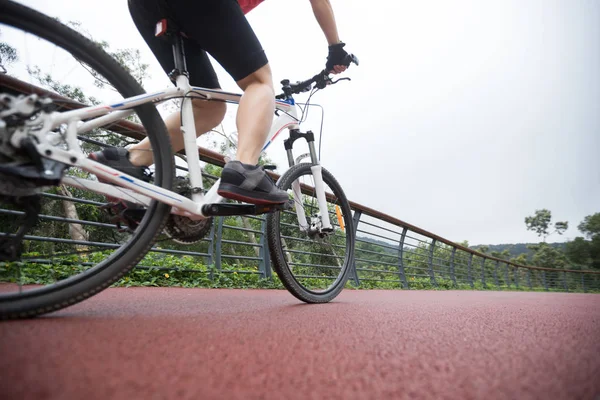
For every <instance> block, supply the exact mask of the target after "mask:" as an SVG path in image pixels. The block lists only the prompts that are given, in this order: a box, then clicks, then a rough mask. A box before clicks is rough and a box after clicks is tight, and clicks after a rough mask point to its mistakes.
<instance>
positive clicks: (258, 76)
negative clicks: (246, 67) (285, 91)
mask: <svg viewBox="0 0 600 400" xmlns="http://www.w3.org/2000/svg"><path fill="white" fill-rule="evenodd" d="M237 84H238V86H239V87H240V88H241V89H242V90H244V91H246V89H248V87H249V86H262V87H263V88H264V90H270V91H271V92H273V93H274V92H275V91H274V89H273V76H272V74H271V67H270V66H269V64H266V65H265V66H263V67H261V68H259V69H258V70H256V71H255V72H253V73H251V74H250V75H248V76H247V77H245V78H243V79H240V80H239V81H237Z"/></svg>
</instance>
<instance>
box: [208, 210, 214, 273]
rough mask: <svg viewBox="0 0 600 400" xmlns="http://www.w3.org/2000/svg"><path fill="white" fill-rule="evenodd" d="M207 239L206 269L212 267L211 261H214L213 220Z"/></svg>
mask: <svg viewBox="0 0 600 400" xmlns="http://www.w3.org/2000/svg"><path fill="white" fill-rule="evenodd" d="M208 237H209V239H208V240H209V241H210V243H209V245H208V263H207V264H208V265H207V267H208V268H211V269H212V267H213V261H214V253H215V249H214V246H215V224H214V220H213V224H212V225H211V226H210V233H209V234H208Z"/></svg>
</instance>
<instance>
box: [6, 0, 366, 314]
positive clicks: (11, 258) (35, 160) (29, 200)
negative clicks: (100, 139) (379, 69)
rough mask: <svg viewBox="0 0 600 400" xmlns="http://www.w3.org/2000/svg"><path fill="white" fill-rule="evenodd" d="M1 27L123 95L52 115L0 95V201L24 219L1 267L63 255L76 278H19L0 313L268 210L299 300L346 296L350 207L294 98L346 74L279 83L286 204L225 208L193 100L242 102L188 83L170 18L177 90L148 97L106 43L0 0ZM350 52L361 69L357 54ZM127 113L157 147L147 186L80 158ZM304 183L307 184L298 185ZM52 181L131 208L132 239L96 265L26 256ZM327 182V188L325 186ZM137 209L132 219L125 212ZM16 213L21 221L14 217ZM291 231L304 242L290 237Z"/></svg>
mask: <svg viewBox="0 0 600 400" xmlns="http://www.w3.org/2000/svg"><path fill="white" fill-rule="evenodd" d="M0 24H1V25H4V26H8V27H11V28H14V29H19V30H23V31H24V32H25V33H27V34H32V35H35V36H37V37H38V38H41V39H43V40H44V41H47V42H49V43H51V44H54V45H55V46H57V47H58V48H62V49H64V50H65V51H66V52H67V53H69V54H71V55H72V56H73V57H74V58H75V59H76V60H77V61H78V62H79V63H80V64H81V65H84V66H87V68H90V69H91V70H93V71H95V73H97V74H100V75H101V76H103V77H104V78H105V79H106V81H108V82H109V83H110V84H111V85H112V86H113V87H114V88H115V89H116V90H117V91H118V93H120V95H121V96H123V99H121V100H119V101H116V102H112V103H102V104H98V105H92V106H86V107H84V108H78V109H72V110H67V111H58V110H57V106H59V104H57V102H56V101H52V100H51V99H49V98H42V97H39V96H37V95H35V94H29V95H19V96H16V95H13V94H6V93H2V90H0V178H2V179H1V180H2V184H1V185H0V197H1V198H3V200H4V201H5V202H6V203H11V204H17V205H20V206H22V208H23V209H24V210H25V211H24V213H21V214H19V215H22V216H23V220H22V223H21V225H20V227H19V229H18V231H17V232H16V233H8V232H4V233H3V234H2V235H0V269H1V268H4V269H3V271H5V272H6V271H8V270H10V271H13V272H15V271H16V270H17V269H18V272H15V273H17V274H18V276H21V275H22V270H23V268H24V267H27V266H28V265H29V264H31V263H34V262H35V261H38V262H39V263H40V265H48V264H50V265H53V264H56V259H60V257H62V256H64V257H63V258H65V257H67V256H71V257H72V256H73V255H74V254H75V255H76V257H80V259H77V260H75V261H72V260H71V261H69V262H70V264H69V262H67V261H64V260H62V259H61V260H59V261H60V265H61V266H62V265H63V264H64V263H66V264H65V265H68V266H73V267H72V269H73V270H74V271H75V275H73V276H68V277H62V279H57V281H56V282H51V283H49V284H47V282H42V283H41V285H42V286H41V287H39V285H38V286H35V287H31V288H30V287H29V285H27V282H26V285H23V284H22V282H21V281H19V282H13V281H12V280H9V281H8V282H5V283H4V284H0V318H2V319H7V318H18V317H31V316H35V315H40V314H45V313H48V312H52V311H56V310H59V309H61V308H64V307H67V306H70V305H72V304H75V303H77V302H80V301H83V300H85V299H87V298H89V297H90V296H92V295H95V294H97V293H99V292H100V291H102V290H104V289H105V288H107V287H108V286H110V285H111V284H113V283H114V282H116V281H117V280H119V279H121V278H122V277H123V276H124V275H125V274H126V273H128V272H129V271H130V270H131V269H132V268H133V267H134V266H136V265H137V264H138V263H139V262H140V260H142V258H143V257H144V256H145V255H146V254H147V253H148V252H149V251H150V250H151V247H152V246H153V245H154V244H155V243H156V240H157V237H158V236H159V235H161V234H162V233H164V232H166V233H167V234H168V235H169V237H170V238H171V239H173V240H179V242H180V243H191V242H194V241H197V240H199V239H201V238H202V237H203V236H204V235H205V234H206V233H207V232H208V229H207V227H208V228H209V227H210V224H212V219H213V218H214V217H216V216H235V215H263V214H264V215H266V223H267V240H268V244H269V250H270V253H271V259H272V261H273V268H274V270H275V271H276V273H277V275H278V276H279V278H280V280H281V282H282V283H283V285H284V286H285V287H286V289H287V290H289V291H290V293H291V294H293V295H294V296H295V297H297V298H298V299H300V300H302V301H304V302H307V303H322V302H329V301H331V300H332V299H334V298H335V297H336V296H337V295H338V294H339V293H340V292H341V290H342V289H343V288H344V286H345V284H346V281H347V280H348V277H349V272H350V264H351V262H352V259H353V253H354V230H353V221H352V216H351V208H350V205H349V202H348V200H347V198H346V196H345V194H344V192H343V190H342V188H341V186H340V184H339V183H338V182H337V180H336V179H335V178H334V177H333V175H331V173H330V172H328V171H327V170H326V169H325V168H323V167H322V166H321V162H320V160H319V155H318V154H317V150H316V147H315V137H314V134H313V132H311V131H308V132H301V131H300V123H301V122H302V118H303V114H304V110H302V115H299V109H300V106H299V105H298V104H297V103H296V102H295V99H294V97H293V95H295V94H299V93H303V92H308V91H312V92H311V96H312V94H314V92H315V91H317V90H321V89H324V88H325V87H327V86H329V85H332V84H335V83H337V82H338V81H339V80H345V79H348V80H349V78H341V79H338V80H335V81H334V80H332V79H331V77H330V76H329V74H328V73H327V72H325V71H322V72H320V73H319V74H316V75H315V76H313V77H312V78H310V79H308V80H305V81H302V82H299V83H295V84H292V83H290V81H289V80H284V81H282V93H281V94H279V95H278V96H277V97H276V114H277V118H274V122H273V126H272V130H271V132H270V134H269V136H268V139H267V141H266V143H265V147H264V149H266V148H267V147H268V146H270V144H271V143H272V142H273V141H274V140H275V139H276V138H277V137H278V136H279V135H280V134H281V132H282V131H284V130H288V131H289V137H288V138H287V139H286V140H284V147H285V150H286V152H287V158H288V163H289V169H287V171H286V172H285V173H284V174H283V175H282V176H281V177H280V179H279V180H278V181H277V185H278V187H280V188H281V189H283V190H286V191H288V193H289V194H290V201H289V202H288V203H285V204H282V205H268V206H267V205H252V204H243V203H232V202H226V199H223V198H222V197H220V196H219V195H218V194H217V193H216V192H217V188H218V183H219V181H218V180H217V182H215V183H214V184H213V185H212V187H210V188H209V189H208V190H206V189H205V188H204V182H203V178H202V172H201V166H200V161H199V156H198V147H197V144H196V135H195V127H194V119H193V115H192V100H200V101H225V102H228V103H237V102H239V99H240V97H241V95H240V94H236V93H230V92H226V91H222V90H212V89H206V88H201V87H192V86H190V85H189V80H188V76H187V72H186V68H185V56H184V49H183V43H184V42H183V40H182V37H181V35H180V34H179V32H177V31H176V30H171V29H170V28H169V25H168V23H167V21H166V20H162V21H158V23H157V35H164V37H165V38H166V40H171V43H172V45H173V49H174V57H175V70H174V71H173V73H172V74H171V76H170V77H171V79H172V80H173V81H174V83H175V85H174V86H173V87H169V88H166V89H164V90H161V91H159V92H155V93H145V92H144V90H143V89H142V87H141V85H140V84H138V82H137V81H136V80H135V79H134V78H133V77H132V76H131V75H130V73H128V72H127V71H126V70H125V69H124V68H123V67H122V66H121V65H120V64H119V63H117V62H116V61H115V60H114V59H113V58H111V57H110V56H109V55H108V54H106V53H105V52H104V51H103V50H102V49H101V48H99V47H98V46H96V45H95V44H94V43H93V42H91V41H90V40H88V39H87V38H85V37H84V36H82V35H81V34H79V33H77V32H76V31H74V30H73V29H71V28H69V27H67V26H65V25H63V24H61V23H60V22H58V21H56V20H54V19H51V18H49V17H48V16H46V15H44V14H41V13H39V12H37V11H34V10H32V9H30V8H28V7H26V6H23V5H20V4H17V3H14V2H12V1H2V2H0ZM349 57H350V61H352V62H353V63H355V64H357V65H358V60H357V59H356V57H354V56H353V55H350V56H349ZM28 68H29V67H28ZM313 85H314V87H313ZM171 99H181V115H182V117H181V119H182V121H181V125H182V131H183V134H184V138H185V154H186V161H187V164H188V171H189V184H188V185H187V186H186V190H185V191H177V190H175V189H174V186H175V183H174V182H175V180H176V177H175V173H174V171H175V167H174V157H173V154H172V151H171V146H170V142H169V137H168V134H167V133H166V128H165V125H164V122H163V121H162V119H161V117H160V115H159V113H158V111H157V109H156V104H159V103H161V102H164V101H168V100H171ZM309 99H310V97H309ZM307 107H308V105H307ZM305 109H306V108H305ZM132 115H137V117H138V118H139V121H140V123H141V125H143V127H144V128H145V130H146V135H147V137H148V138H149V139H150V143H151V145H152V151H153V154H154V173H153V176H152V177H151V178H149V179H136V178H134V177H132V176H130V175H128V174H126V173H123V172H120V171H117V170H114V169H112V168H110V167H108V166H106V165H103V164H100V163H97V162H96V161H94V160H92V159H90V158H88V157H86V156H85V154H84V152H83V151H82V145H83V143H84V142H86V140H88V141H89V140H91V139H89V138H87V139H86V137H85V134H86V133H87V132H91V131H92V130H94V129H98V128H100V127H104V126H109V127H110V126H111V125H114V124H115V123H117V122H118V121H122V120H124V119H126V118H128V117H131V116H132ZM298 139H304V140H305V141H306V142H307V144H308V147H309V154H310V162H296V161H297V160H296V159H294V154H293V146H294V142H296V141H297V140H298ZM82 141H83V142H82ZM92 142H93V141H92ZM264 149H263V150H264ZM319 153H320V151H319ZM69 171H79V175H78V174H77V173H73V174H69V173H68V172H69ZM81 171H83V172H81ZM82 174H83V177H81V175H82ZM94 176H95V177H96V179H94ZM304 177H309V178H312V179H314V184H313V185H308V184H304V183H302V182H301V181H302V179H303V178H304ZM58 185H67V186H68V187H70V188H74V189H73V190H76V189H79V190H82V191H89V192H92V193H96V194H99V195H102V196H104V197H105V198H107V199H114V200H115V201H113V202H109V203H107V205H108V206H109V207H104V208H105V209H107V210H113V214H112V216H113V217H114V216H115V214H114V212H115V211H114V210H115V207H117V206H119V207H123V205H124V204H125V205H128V206H126V209H125V210H123V209H122V208H121V209H120V213H117V214H118V215H117V220H118V222H119V223H120V222H125V225H127V229H125V230H126V231H127V234H130V235H131V237H130V238H129V239H128V240H126V241H123V240H124V239H123V240H121V241H118V242H116V243H115V245H114V246H113V247H115V250H114V252H112V254H110V255H108V256H107V257H106V258H105V259H103V260H101V261H100V262H99V263H98V264H95V262H96V261H95V259H93V257H89V254H90V253H92V255H93V254H94V253H100V250H95V251H89V249H87V248H86V249H84V250H81V251H77V252H74V253H68V252H67V253H63V254H61V253H58V254H56V253H52V254H51V255H50V257H52V260H50V262H49V261H48V260H44V259H43V257H42V256H41V255H39V254H37V253H35V252H32V251H31V248H32V246H33V245H30V246H29V250H30V251H29V253H24V250H23V247H24V243H25V242H27V241H29V242H27V243H33V241H34V240H35V238H34V236H32V235H27V232H28V230H30V229H32V228H33V227H34V225H35V223H36V221H37V220H38V216H39V213H40V209H41V205H40V197H41V195H43V194H44V190H46V189H48V188H56V187H58ZM325 185H327V186H329V187H330V189H331V191H326V190H325ZM311 193H312V194H314V195H315V196H316V201H315V199H313V200H312V202H311V203H310V204H308V203H305V201H306V200H305V198H304V196H308V195H309V194H311ZM107 212H109V211H107ZM140 212H141V213H140ZM109 213H110V212H109ZM136 213H137V219H136V218H135V217H134V216H132V215H133V214H136ZM11 215H17V214H15V213H14V212H13V213H12V214H11ZM294 217H296V218H297V222H296V223H292V222H291V220H292V218H294ZM44 218H45V217H44ZM119 218H120V219H119ZM113 220H114V218H113ZM173 227H175V228H180V229H173ZM182 230H183V231H184V233H183V234H182V233H181V231H182ZM122 231H123V230H121V232H122ZM293 232H297V233H298V235H299V236H301V238H294V237H291V236H290V235H291V234H292V233H293ZM342 234H343V235H345V237H342V236H343V235H342ZM178 235H182V236H178ZM311 239H314V240H316V243H319V244H323V247H325V248H329V249H330V250H331V251H332V252H333V255H331V254H325V253H323V252H322V251H321V252H319V251H317V250H315V249H314V248H313V247H312V246H316V245H314V244H310V245H308V244H305V243H307V242H309V241H310V240H311ZM297 240H298V243H300V244H299V245H298V246H297V247H296V248H294V245H293V244H292V245H290V243H291V242H293V243H296V241H297ZM67 242H68V240H67ZM79 242H80V243H79V244H77V243H78V241H77V240H74V241H73V243H74V244H73V245H74V246H80V247H81V246H89V244H88V243H87V242H86V243H83V242H82V241H79ZM302 246H304V247H302ZM33 247H35V246H33ZM53 249H54V248H53ZM307 249H308V250H310V251H308V250H307ZM336 249H337V252H336ZM340 249H342V250H344V254H343V255H342V256H340V255H338V252H339V251H340ZM301 250H302V251H301ZM52 251H54V250H52ZM300 253H301V254H302V256H306V255H307V254H308V255H309V257H312V258H310V259H309V261H314V262H315V263H316V262H319V264H315V263H311V262H306V261H305V262H300V263H294V262H293V261H291V256H292V255H295V254H300ZM311 254H312V255H311ZM25 256H26V257H25ZM84 256H85V257H84ZM103 257H104V256H103ZM331 259H334V260H335V261H334V263H335V265H334V266H325V265H322V264H320V263H322V262H325V261H326V260H331ZM2 260H3V261H2ZM315 260H316V261H315ZM309 268H315V270H316V271H317V272H316V273H314V272H309ZM67 269H68V268H67ZM43 271H44V273H45V272H46V270H43ZM310 271H312V270H310ZM311 274H312V275H311ZM323 281H327V282H329V281H332V283H331V284H329V285H327V287H325V288H324V289H322V290H321V288H317V289H314V288H313V287H312V286H311V285H314V286H318V285H317V284H316V283H315V282H320V283H319V285H321V286H323V285H324V284H323ZM15 285H18V288H17V287H15ZM10 288H13V289H14V291H15V292H12V291H10V290H9V289H10ZM24 289H27V290H24Z"/></svg>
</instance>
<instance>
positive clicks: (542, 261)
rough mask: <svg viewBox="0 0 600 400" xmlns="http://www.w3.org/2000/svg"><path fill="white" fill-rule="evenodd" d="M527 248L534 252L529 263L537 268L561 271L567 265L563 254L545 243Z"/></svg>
mask: <svg viewBox="0 0 600 400" xmlns="http://www.w3.org/2000/svg"><path fill="white" fill-rule="evenodd" d="M529 248H530V249H531V250H533V251H534V254H533V257H532V258H531V261H532V264H533V265H535V266H537V267H544V268H558V269H561V268H565V266H566V264H567V259H566V257H565V255H564V253H563V252H562V251H560V250H558V249H556V248H554V247H552V246H549V245H548V244H547V243H540V244H536V245H531V246H529Z"/></svg>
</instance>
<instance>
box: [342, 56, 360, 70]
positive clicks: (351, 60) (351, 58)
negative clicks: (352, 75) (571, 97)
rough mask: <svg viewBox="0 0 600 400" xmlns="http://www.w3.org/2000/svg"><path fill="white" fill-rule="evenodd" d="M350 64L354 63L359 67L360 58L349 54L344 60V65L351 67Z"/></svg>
mask: <svg viewBox="0 0 600 400" xmlns="http://www.w3.org/2000/svg"><path fill="white" fill-rule="evenodd" d="M350 63H354V64H356V65H358V57H356V56H355V55H354V54H348V55H347V56H346V57H345V58H344V64H345V65H346V66H348V67H349V66H350Z"/></svg>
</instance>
